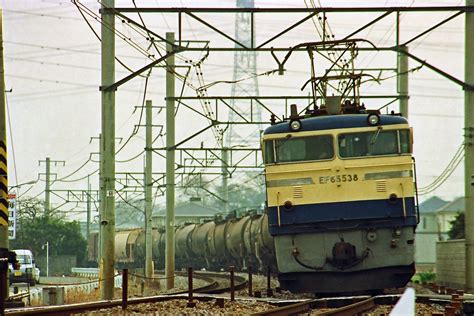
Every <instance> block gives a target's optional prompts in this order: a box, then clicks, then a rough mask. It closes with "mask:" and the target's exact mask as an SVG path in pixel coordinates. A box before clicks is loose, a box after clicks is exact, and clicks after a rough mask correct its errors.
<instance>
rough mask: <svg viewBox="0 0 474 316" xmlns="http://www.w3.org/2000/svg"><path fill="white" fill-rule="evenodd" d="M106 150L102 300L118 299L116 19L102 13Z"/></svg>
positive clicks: (107, 2)
mask: <svg viewBox="0 0 474 316" xmlns="http://www.w3.org/2000/svg"><path fill="white" fill-rule="evenodd" d="M114 5H115V3H114V0H103V1H102V9H105V8H114ZM101 15H102V26H101V30H102V33H101V34H102V42H101V45H102V66H101V67H102V83H101V85H102V89H101V91H102V138H103V139H102V150H101V154H102V155H101V161H102V164H101V169H102V170H101V177H102V181H101V188H100V197H101V199H100V202H101V203H100V225H101V232H102V234H101V236H100V241H101V250H100V266H99V268H100V270H99V271H100V272H99V277H100V279H101V280H102V281H101V282H100V299H102V300H110V299H113V297H114V263H115V91H114V90H107V89H105V87H107V86H110V85H111V84H113V83H114V82H115V59H114V57H115V37H114V31H115V19H114V14H113V13H106V12H104V11H102V13H101Z"/></svg>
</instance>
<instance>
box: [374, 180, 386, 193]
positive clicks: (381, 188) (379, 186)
mask: <svg viewBox="0 0 474 316" xmlns="http://www.w3.org/2000/svg"><path fill="white" fill-rule="evenodd" d="M375 190H376V191H377V192H387V181H385V180H377V181H375Z"/></svg>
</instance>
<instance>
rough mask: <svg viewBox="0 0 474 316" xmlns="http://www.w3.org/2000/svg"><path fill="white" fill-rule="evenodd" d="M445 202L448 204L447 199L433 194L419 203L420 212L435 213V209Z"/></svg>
mask: <svg viewBox="0 0 474 316" xmlns="http://www.w3.org/2000/svg"><path fill="white" fill-rule="evenodd" d="M447 204H449V202H448V201H445V200H443V199H440V198H439V197H437V196H433V197H430V198H429V199H428V200H426V201H423V202H422V203H420V213H435V212H436V211H437V210H439V209H440V208H442V207H443V206H445V205H447Z"/></svg>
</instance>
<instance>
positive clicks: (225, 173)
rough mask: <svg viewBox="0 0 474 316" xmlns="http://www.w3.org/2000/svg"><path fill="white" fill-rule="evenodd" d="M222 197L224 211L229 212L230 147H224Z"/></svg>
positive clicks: (222, 157) (222, 155)
mask: <svg viewBox="0 0 474 316" xmlns="http://www.w3.org/2000/svg"><path fill="white" fill-rule="evenodd" d="M221 160H222V199H223V200H224V212H225V213H227V212H229V186H228V182H229V169H228V166H229V148H227V147H222V154H221Z"/></svg>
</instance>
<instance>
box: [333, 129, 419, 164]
mask: <svg viewBox="0 0 474 316" xmlns="http://www.w3.org/2000/svg"><path fill="white" fill-rule="evenodd" d="M338 144H339V155H340V156H341V157H342V158H354V157H366V156H387V155H401V154H409V153H410V131H409V130H390V131H383V130H382V129H378V130H376V131H374V132H363V133H350V134H341V135H339V136H338Z"/></svg>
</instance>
